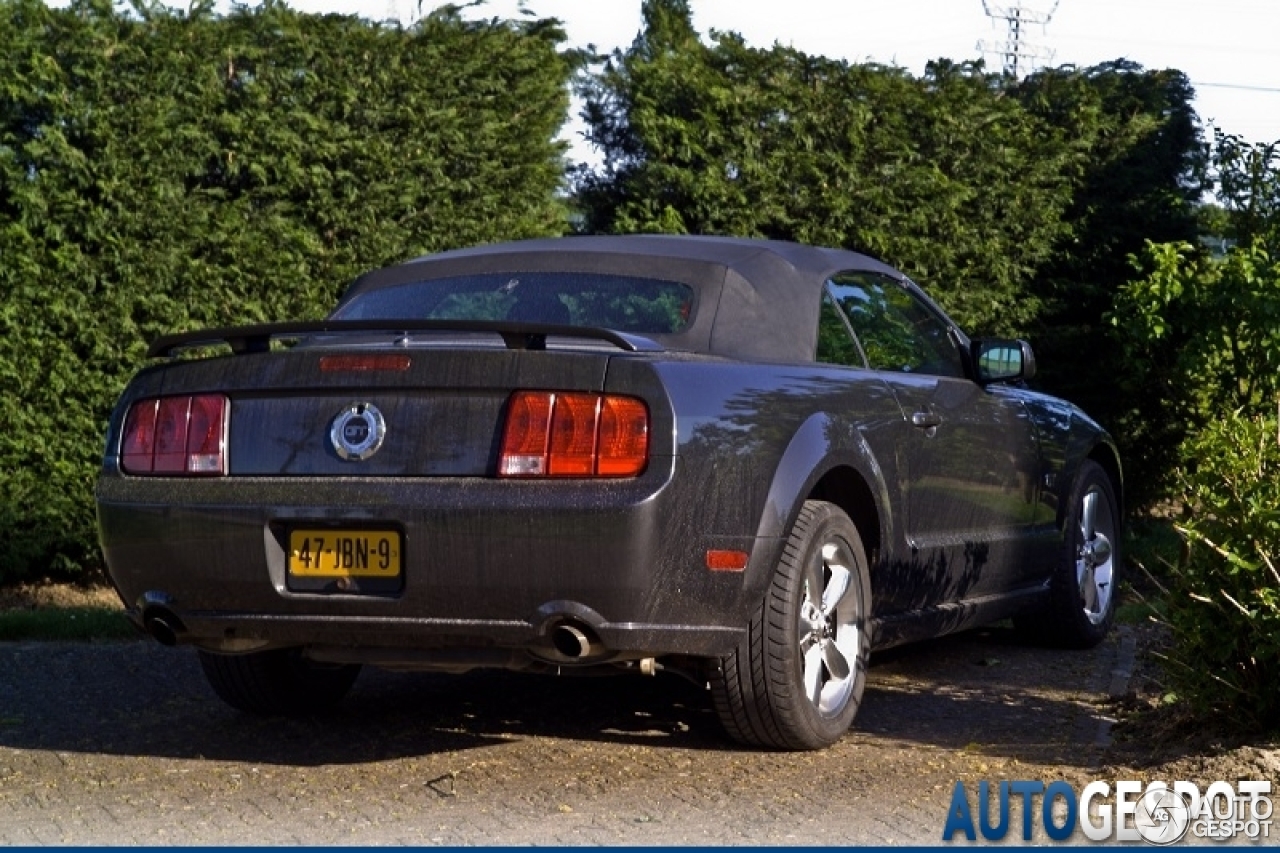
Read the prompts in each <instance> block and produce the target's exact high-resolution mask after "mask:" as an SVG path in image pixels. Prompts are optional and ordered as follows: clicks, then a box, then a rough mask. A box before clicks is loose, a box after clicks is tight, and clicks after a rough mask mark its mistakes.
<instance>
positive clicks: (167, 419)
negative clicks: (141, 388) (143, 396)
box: [120, 394, 229, 476]
mask: <svg viewBox="0 0 1280 853" xmlns="http://www.w3.org/2000/svg"><path fill="white" fill-rule="evenodd" d="M228 409H229V407H228V405H227V398H226V397H224V396H222V395H221V394H196V395H193V396H184V397H160V398H152V399H147V400H139V401H138V402H136V403H134V404H133V406H131V407H130V408H129V413H128V414H127V415H126V416H125V419H124V436H123V438H122V440H121V443H120V467H121V468H123V469H124V471H125V473H127V474H177V475H202V476H210V475H213V476H216V475H219V474H225V473H226V445H227V412H228Z"/></svg>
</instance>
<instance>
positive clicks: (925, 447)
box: [828, 272, 1040, 611]
mask: <svg viewBox="0 0 1280 853" xmlns="http://www.w3.org/2000/svg"><path fill="white" fill-rule="evenodd" d="M828 290H829V292H830V294H831V296H832V297H834V299H835V301H836V302H837V304H838V305H839V306H840V308H841V309H842V311H843V313H844V314H845V316H846V317H848V319H849V322H850V325H851V326H852V328H853V331H854V333H855V335H856V336H857V338H858V342H859V343H860V345H861V348H862V350H863V352H864V353H865V355H866V358H867V363H868V365H869V367H870V368H871V369H872V370H875V371H877V372H878V373H879V374H880V375H881V377H882V378H883V379H884V380H885V381H886V382H887V383H888V385H889V386H890V388H891V389H892V390H893V393H894V395H895V396H896V397H897V399H898V403H899V405H900V406H901V407H902V411H903V415H904V419H903V422H902V424H901V425H900V427H899V434H898V436H897V441H896V449H897V452H898V453H899V455H900V457H901V458H900V459H899V460H898V463H899V464H898V466H897V467H898V470H899V471H901V472H905V476H904V479H903V482H902V490H903V497H904V499H905V512H903V520H904V527H903V531H902V532H903V535H904V536H905V539H906V542H905V543H902V544H904V545H905V547H904V548H901V549H899V551H900V553H901V554H903V557H902V558H901V559H898V560H897V561H895V562H894V563H893V564H891V565H889V566H888V567H886V571H888V572H889V574H890V578H889V579H887V580H888V581H889V582H888V583H886V584H885V585H884V592H885V593H886V600H885V601H884V604H885V606H886V608H887V610H888V611H907V610H918V609H921V608H925V607H930V606H934V605H938V604H942V603H945V602H949V601H959V600H964V599H973V598H977V597H982V596H987V595H993V594H998V593H1000V592H1003V591H1005V590H1007V589H1010V588H1011V587H1014V586H1016V585H1017V584H1018V582H1019V580H1020V578H1021V576H1022V571H1021V564H1022V563H1023V561H1024V560H1025V559H1026V558H1027V552H1026V548H1027V543H1028V541H1029V539H1030V537H1031V535H1032V533H1033V528H1034V523H1035V512H1036V504H1037V499H1038V493H1037V490H1038V488H1039V469H1040V462H1039V452H1038V447H1037V443H1036V437H1035V431H1034V429H1033V425H1032V423H1031V419H1030V416H1029V413H1028V412H1027V410H1026V408H1025V407H1024V406H1023V404H1022V403H1021V402H1020V401H1019V400H1018V399H1017V397H1016V395H1013V394H1010V393H1007V392H1006V391H1005V390H1004V389H1002V388H1001V387H1000V386H999V385H992V386H987V387H983V386H981V385H979V384H978V383H977V382H975V381H973V380H972V379H971V378H969V377H968V376H967V375H966V371H965V358H964V355H963V354H962V352H961V349H960V342H961V340H962V337H961V336H960V335H959V333H958V332H957V331H956V330H955V329H954V328H953V327H952V325H951V323H950V322H949V321H948V320H947V319H946V317H945V316H943V315H942V314H940V313H939V312H938V311H936V310H935V309H934V308H933V307H932V306H931V305H930V304H928V303H927V302H926V301H925V300H923V299H921V298H920V297H919V295H918V294H917V293H915V292H914V291H913V290H912V289H911V288H910V287H908V286H907V285H906V284H904V283H901V282H899V281H896V280H895V279H893V278H890V277H888V276H884V275H881V274H878V273H868V272H849V273H843V274H840V275H837V276H834V277H833V278H832V279H831V280H830V281H829V282H828Z"/></svg>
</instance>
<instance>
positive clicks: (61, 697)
mask: <svg viewBox="0 0 1280 853" xmlns="http://www.w3.org/2000/svg"><path fill="white" fill-rule="evenodd" d="M1121 640H1122V637H1119V636H1116V637H1113V638H1112V640H1111V641H1109V642H1107V643H1105V644H1104V645H1103V646H1101V647H1100V648H1098V649H1096V650H1093V651H1088V652H1067V651H1053V650H1046V649H1042V648H1036V647H1033V646H1029V645H1025V644H1023V643H1021V642H1020V641H1019V640H1018V639H1017V638H1015V637H1014V636H1013V635H1012V632H1011V631H1008V630H1003V629H992V630H987V631H981V632H971V633H966V634H962V635H959V636H957V637H952V638H945V639H942V640H937V641H932V642H929V643H925V644H919V645H916V646H910V647H906V648H903V649H897V650H893V651H891V652H888V653H885V654H882V655H879V656H877V657H876V658H875V659H874V660H873V661H872V668H871V673H870V678H869V680H868V687H867V691H866V695H865V697H864V700H863V706H862V709H861V711H860V713H859V716H858V719H857V720H856V721H855V723H854V727H853V729H852V730H851V731H850V733H849V734H848V735H847V736H846V737H845V738H844V739H843V740H841V741H840V742H839V743H838V744H836V745H835V746H834V747H832V748H831V749H828V750H824V751H822V752H816V753H800V754H790V753H777V752H761V751H751V750H745V749H741V748H739V747H736V746H735V745H733V744H732V743H730V742H728V741H727V740H726V739H725V738H724V736H723V735H722V734H721V731H720V729H719V724H718V722H717V721H716V718H715V715H714V713H713V712H712V711H711V709H710V701H709V697H708V696H707V695H706V693H705V691H703V690H701V689H700V688H699V687H698V686H696V685H693V684H690V683H689V682H686V681H684V680H682V679H680V678H678V677H675V676H669V675H660V676H659V677H656V678H647V677H643V676H623V677H616V678H552V677H546V676H527V675H519V674H514V673H504V672H475V673H471V674H468V675H464V676H445V675H436V674H421V673H392V672H384V671H379V670H370V669H366V670H365V671H364V672H363V673H362V674H361V677H360V679H359V680H358V681H357V682H356V685H355V688H354V689H353V690H352V693H351V695H350V696H349V697H348V698H347V700H346V701H345V702H344V703H343V704H342V705H341V707H340V708H339V709H338V710H337V711H336V712H334V713H332V714H329V715H327V716H324V717H318V718H310V719H301V720H278V719H259V718H254V717H249V716H246V715H243V714H240V713H238V712H236V711H234V710H232V709H230V708H228V707H226V706H224V705H223V704H222V703H221V702H220V701H219V700H218V699H217V698H216V697H215V696H214V695H213V692H212V691H211V690H210V689H209V688H208V687H207V686H206V685H205V682H204V679H203V676H202V674H201V672H200V667H199V663H198V661H197V659H196V656H195V653H194V652H192V651H191V650H189V649H167V648H163V647H161V646H158V645H156V644H155V643H152V642H150V641H145V642H144V641H139V642H122V643H110V644H70V643H8V644H5V643H0V845H66V844H75V845H81V844H92V845H100V844H107V845H116V844H120V845H124V844H130V845H133V844H142V845H169V844H182V845H189V844H200V845H206V844H217V845H220V844H271V845H276V844H311V845H332V844H357V845H374V844H377V845H383V844H388V845H389V844H396V845H405V844H409V845H476V844H482V845H509V844H522V845H523V844H532V845H587V844H591V845H601V844H602V845H617V844H654V845H670V844H701V845H743V844H785V845H801V844H805V845H808V844H820V845H848V844H921V843H923V844H937V843H940V842H941V841H942V829H943V826H944V824H945V821H946V815H947V807H948V804H949V802H950V798H951V794H952V790H953V787H954V785H955V782H956V781H957V780H966V781H968V782H973V783H974V784H975V785H976V780H979V779H988V780H998V779H1039V780H1041V781H1044V782H1045V783H1048V782H1051V781H1054V780H1055V779H1060V778H1061V779H1066V780H1067V781H1069V782H1071V783H1073V784H1083V781H1087V780H1088V779H1090V778H1092V774H1091V771H1092V770H1096V768H1097V767H1098V766H1099V764H1100V762H1101V761H1102V759H1103V757H1104V753H1105V745H1106V742H1107V730H1108V720H1107V706H1106V704H1105V702H1104V700H1105V697H1106V695H1107V693H1108V690H1109V689H1114V687H1115V682H1116V681H1117V679H1120V680H1123V677H1124V670H1125V669H1126V666H1127V661H1126V657H1127V656H1128V654H1129V653H1127V651H1126V644H1125V643H1123V642H1122V641H1121ZM1077 790H1079V788H1077ZM1013 821H1014V823H1013V825H1014V826H1015V827H1016V826H1020V819H1019V817H1018V812H1017V811H1016V810H1015V812H1014V815H1013ZM1040 832H1041V831H1040V830H1039V829H1037V836H1036V838H1035V840H1038V841H1041V842H1043V841H1045V839H1044V838H1043V837H1041V834H1040ZM1009 840H1010V841H1017V840H1020V839H1015V838H1013V837H1011V838H1010V839H1009ZM959 843H963V841H960V842H959Z"/></svg>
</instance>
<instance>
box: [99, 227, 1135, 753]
mask: <svg viewBox="0 0 1280 853" xmlns="http://www.w3.org/2000/svg"><path fill="white" fill-rule="evenodd" d="M210 346H221V347H223V352H221V353H216V354H210V353H208V352H207V351H206V352H204V353H203V355H204V356H205V357H200V358H189V357H184V358H179V357H177V356H179V355H181V354H182V353H184V351H186V350H192V349H198V348H208V347H210ZM228 349H229V352H226V350H228ZM151 354H152V355H154V356H156V357H158V358H163V359H164V360H163V361H161V362H160V363H158V364H156V365H153V366H151V367H148V368H146V369H144V370H142V371H141V372H140V373H139V374H138V375H137V376H136V377H135V379H134V380H133V381H132V382H131V383H130V385H129V387H128V388H127V389H126V391H125V392H124V394H123V396H122V397H121V400H120V403H119V405H118V406H117V409H116V412H115V414H114V416H113V418H112V420H111V424H110V427H109V431H108V436H107V450H106V454H105V459H104V464H103V470H102V473H101V476H100V478H99V482H98V486H97V500H98V510H99V520H100V529H101V539H102V544H103V548H104V551H105V555H106V559H107V563H108V566H109V570H110V574H111V577H112V579H113V581H114V582H115V584H116V587H117V588H118V590H119V591H120V594H121V597H122V598H123V600H124V601H125V604H126V606H127V608H128V612H129V615H130V617H131V618H132V619H133V620H134V621H135V622H137V623H138V624H139V625H140V626H142V627H143V628H145V629H146V630H147V631H148V632H150V633H151V634H152V635H153V636H154V637H156V638H157V639H158V640H160V641H161V642H165V643H170V644H190V645H193V646H195V647H196V648H197V649H198V650H199V655H200V660H201V662H202V665H203V667H204V670H205V672H206V674H207V675H208V677H209V680H210V682H211V683H212V685H213V687H214V688H215V690H216V691H217V692H218V693H219V695H221V696H222V697H223V698H224V699H225V700H226V701H228V702H229V703H230V704H232V705H234V706H236V707H238V708H241V709H244V710H248V711H253V712H260V713H305V712H310V711H314V710H318V709H320V708H323V707H326V706H328V705H332V704H333V703H335V702H337V701H339V700H340V699H341V697H342V696H343V695H344V694H345V692H346V691H347V690H348V689H349V688H350V687H351V684H352V682H353V681H354V679H355V677H356V673H357V672H358V669H359V667H360V666H361V665H364V664H370V665H376V666H383V667H393V668H406V669H421V670H440V671H447V672H462V671H466V670H468V669H471V668H475V667H505V668H510V669H521V670H529V671H543V672H552V673H561V674H564V673H571V672H579V671H582V672H585V671H600V670H616V671H633V672H638V673H647V674H652V673H655V672H658V671H660V670H662V669H667V670H673V671H676V672H682V673H684V674H688V675H692V676H693V677H695V678H697V679H698V680H699V681H700V682H706V683H708V684H709V687H710V693H711V698H712V701H713V704H714V706H715V708H716V710H717V712H718V714H719V716H720V718H721V720H722V722H723V723H724V725H725V728H726V730H727V731H728V733H729V734H730V735H731V736H732V737H733V738H735V739H737V740H738V741H740V742H743V743H747V744H754V745H762V746H769V747H775V748H789V749H803V748H816V747H821V746H825V745H827V744H830V743H832V742H833V741H835V740H836V739H838V738H839V737H840V736H841V734H842V733H843V732H844V731H846V730H847V728H848V727H849V725H850V723H851V721H852V720H853V717H854V715H855V713H856V711H857V708H858V704H859V702H860V700H861V695H862V686H863V682H864V678H865V671H866V665H867V659H868V656H869V654H870V653H871V652H872V651H873V650H874V649H877V648H884V647H887V646H890V645H893V644H897V643H902V642H907V641H910V640H914V639H919V638H923V637H931V636H937V635H940V634H944V633H947V632H951V631H956V630H960V629H962V628H965V627H968V626H972V625H976V624H981V623H983V622H988V621H991V620H995V619H1000V618H1004V617H1009V616H1012V617H1013V618H1015V619H1016V620H1017V621H1018V623H1019V624H1020V625H1022V626H1024V627H1025V628H1026V629H1027V630H1028V632H1029V633H1032V634H1035V635H1038V636H1040V637H1041V638H1042V639H1046V640H1050V641H1053V642H1056V643H1060V644H1066V645H1075V646H1087V645H1091V644H1095V643H1097V642H1099V641H1100V640H1101V639H1102V637H1103V636H1104V635H1105V633H1106V631H1107V630H1108V628H1109V626H1110V623H1111V620H1112V615H1113V612H1114V598H1113V596H1112V590H1113V589H1114V585H1115V580H1116V577H1115V571H1116V567H1117V565H1118V562H1119V558H1118V552H1117V550H1116V548H1117V543H1118V533H1119V525H1120V517H1121V499H1122V482H1121V474H1120V464H1119V460H1118V457H1117V455H1116V451H1115V447H1114V444H1113V443H1112V441H1111V439H1110V438H1109V437H1108V436H1107V434H1106V433H1105V432H1104V431H1103V430H1102V429H1101V428H1100V427H1099V426H1098V425H1097V424H1096V423H1094V422H1093V421H1092V420H1090V419H1089V418H1088V417H1087V416H1086V415H1085V414H1084V413H1082V412H1081V411H1079V410H1078V409H1076V408H1075V407H1073V406H1071V405H1070V404H1068V403H1066V402H1064V401H1062V400H1058V399H1054V398H1052V397H1048V396H1046V395H1043V394H1039V393H1036V392H1034V391H1032V390H1029V389H1028V388H1027V386H1026V382H1025V380H1027V379H1030V378H1031V377H1032V375H1033V374H1034V370H1035V363H1034V359H1033V357H1032V354H1031V349H1030V347H1029V346H1028V345H1027V344H1026V343H1025V342H1022V341H1013V340H971V339H970V338H969V337H967V336H966V335H965V334H964V333H963V331H961V330H960V329H959V328H957V327H956V325H955V324H954V323H953V322H951V320H950V319H949V318H947V316H946V315H945V314H944V313H943V312H942V311H941V310H940V309H939V308H938V307H937V306H936V305H935V304H934V303H933V302H931V301H930V300H929V299H928V297H926V296H925V294H924V293H923V292H922V291H921V290H920V289H919V288H918V287H917V286H916V285H915V284H914V283H912V282H911V281H909V280H907V279H906V278H905V277H904V276H902V275H901V274H900V273H898V272H897V271H895V270H893V269H892V268H890V267H888V266H886V265H884V264H881V263H879V262H877V261H875V260H873V259H871V258H868V257H865V256H863V255H859V254H856V253H853V252H847V251H842V250H835V249H821V248H815V247H809V246H801V245H796V244H791V243H781V242H770V241H760V240H746V239H734V238H715V237H668V236H632V237H579V238H563V239H556V240H534V241H523V242H516V243H508V244H499V245H493V246H482V247H477V248H473V249H464V250H459V251H453V252H445V253H442V254H438V255H434V256H429V257H425V258H421V259H418V260H415V261H411V262H408V263H405V264H400V265H397V266H393V267H389V268H386V269H383V270H377V271H374V272H371V273H369V274H367V275H365V276H363V277H362V278H360V279H358V280H357V281H356V282H355V283H354V284H353V285H352V286H351V287H350V288H349V290H348V291H347V293H346V294H345V295H344V296H343V298H342V299H341V300H340V302H339V304H338V306H337V307H336V309H335V310H334V312H333V313H332V315H331V316H330V317H329V318H327V319H326V320H323V321H319V322H314V323H306V322H301V323H299V322H294V323H281V324H276V325H267V326H250V327H240V328H234V329H213V330H205V331H200V332H189V333H180V334H175V335H170V336H167V337H164V338H161V339H159V340H157V341H156V342H155V343H154V344H153V345H152V348H151Z"/></svg>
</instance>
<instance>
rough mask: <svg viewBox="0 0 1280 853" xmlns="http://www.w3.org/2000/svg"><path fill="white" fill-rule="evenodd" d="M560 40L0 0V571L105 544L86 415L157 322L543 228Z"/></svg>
mask: <svg viewBox="0 0 1280 853" xmlns="http://www.w3.org/2000/svg"><path fill="white" fill-rule="evenodd" d="M563 41H564V33H563V31H562V30H561V29H560V27H559V25H558V24H557V23H556V22H555V21H547V20H529V21H522V22H515V21H499V20H488V21H479V22H475V21H467V20H464V19H463V18H462V17H461V16H460V15H459V14H458V12H457V11H456V10H451V9H446V10H444V11H441V12H439V13H436V14H433V15H431V16H429V17H427V18H425V19H424V20H422V21H420V22H419V23H417V24H415V25H414V26H412V27H410V28H407V29H406V28H402V27H400V26H399V25H396V24H380V23H374V22H370V21H367V20H362V19H359V18H355V17H344V16H337V15H328V16H319V15H308V14H302V13H299V12H296V11H293V10H291V9H289V8H287V7H285V6H284V5H281V4H278V3H272V2H268V3H266V4H265V5H263V6H261V7H258V8H253V9H249V8H243V7H237V8H236V9H235V10H234V11H232V12H231V13H229V14H226V15H220V14H216V13H214V11H213V9H212V3H206V4H203V5H200V4H197V5H196V6H194V7H193V8H192V9H191V10H190V11H188V12H175V11H170V10H168V9H166V8H164V7H162V6H159V5H158V4H157V5H154V6H145V5H137V6H136V7H135V8H133V9H118V8H115V7H113V6H112V4H111V2H110V0H75V2H73V3H72V5H71V6H70V7H68V8H65V9H51V8H49V7H47V6H45V5H44V4H43V3H42V2H40V0H0V401H2V404H3V409H2V410H0V411H2V412H3V414H2V415H0V483H2V485H0V492H2V493H3V498H2V500H0V582H5V581H13V580H18V579H22V578H24V577H29V576H33V575H45V574H50V573H52V574H58V573H74V572H77V571H79V570H81V569H82V568H83V567H92V566H95V565H97V564H98V563H99V561H100V557H99V555H98V553H97V549H96V540H97V537H96V533H95V527H94V517H93V499H92V495H93V481H94V477H95V474H96V470H97V468H98V465H99V463H100V460H101V455H102V450H103V436H104V432H105V425H106V420H107V417H108V415H109V413H110V409H111V406H112V403H113V401H114V400H115V398H116V397H117V395H118V394H119V393H120V391H121V389H122V388H123V387H124V384H125V382H126V381H127V378H128V377H129V376H130V375H131V374H132V373H133V372H134V371H135V370H136V369H137V368H138V367H139V366H140V365H141V364H143V363H144V357H143V353H144V350H145V346H146V343H147V342H148V341H149V340H150V339H151V338H153V337H155V336H156V335H158V334H160V333H163V332H170V331H176V330H184V329H192V328H198V327H203V326H210V325H225V324H235V323H246V322H256V321H269V320H283V319H303V318H312V317H319V316H322V315H323V314H324V313H325V311H326V310H327V309H328V308H329V307H330V306H331V305H332V304H333V302H334V301H335V299H336V298H337V296H338V295H339V293H340V292H341V291H342V289H343V287H344V286H345V284H346V283H347V282H349V281H350V280H351V279H353V278H354V277H355V276H356V275H358V274H359V273H361V272H363V271H365V270H367V269H370V268H372V267H375V266H378V265H382V264H385V263H389V262H393V261H397V260H402V259H404V258H407V257H412V256H415V255H419V254H422V253H425V252H430V251H436V250H440V249H445V248H449V247H452V246H458V245H466V244H472V243H480V242H487V241H493V240H498V239H509V238H516V237H532V236H546V235H552V234H558V233H563V232H564V231H565V229H566V221H567V220H566V216H567V212H566V206H565V202H564V200H563V194H562V193H561V192H560V189H561V185H562V181H563V174H564V150H563V143H561V142H558V141H557V139H556V137H557V134H558V133H559V130H560V127H561V125H562V124H563V122H564V120H565V116H566V114H567V111H568V86H569V81H570V79H571V77H572V75H573V74H574V72H575V68H576V64H577V60H576V58H575V54H573V53H572V52H569V51H565V50H562V49H561V45H562V43H563Z"/></svg>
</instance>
